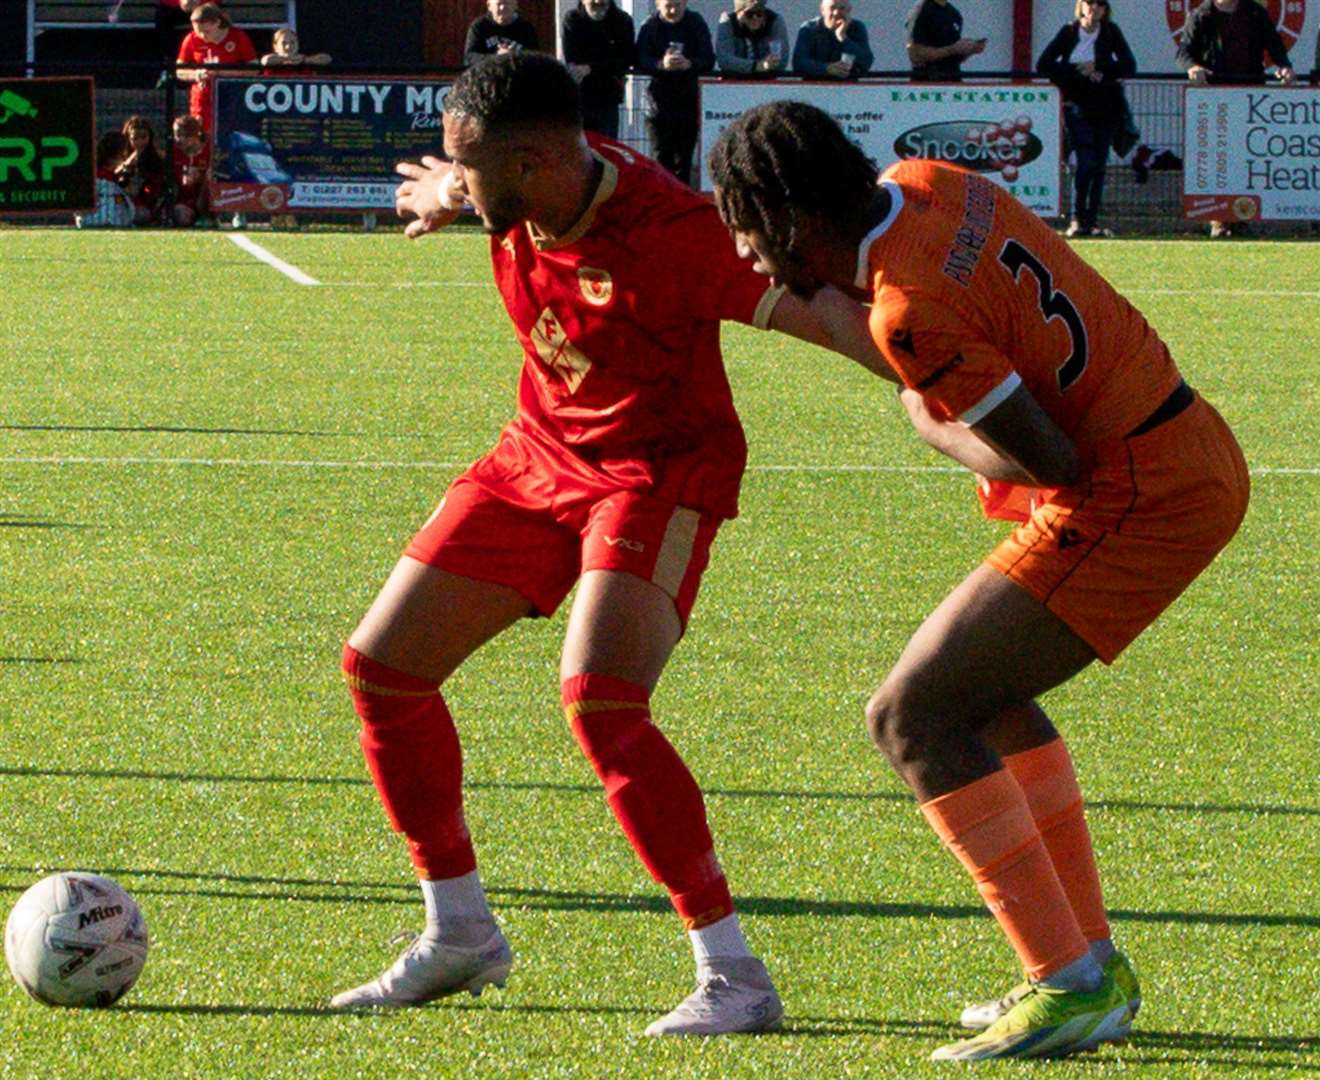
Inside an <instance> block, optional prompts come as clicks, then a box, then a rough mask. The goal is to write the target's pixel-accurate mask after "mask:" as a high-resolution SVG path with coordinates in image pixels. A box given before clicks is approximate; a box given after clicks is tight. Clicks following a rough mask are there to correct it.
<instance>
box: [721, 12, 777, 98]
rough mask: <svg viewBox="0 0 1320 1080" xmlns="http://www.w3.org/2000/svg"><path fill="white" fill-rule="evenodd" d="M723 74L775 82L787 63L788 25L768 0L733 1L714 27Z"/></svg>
mask: <svg viewBox="0 0 1320 1080" xmlns="http://www.w3.org/2000/svg"><path fill="white" fill-rule="evenodd" d="M715 59H716V61H717V62H718V64H719V66H720V74H722V75H732V76H748V77H751V78H757V79H772V78H774V77H775V76H776V75H779V74H781V73H782V72H783V70H784V66H785V65H786V64H787V63H788V24H787V23H785V22H784V20H783V18H782V17H780V16H779V15H778V14H777V13H776V12H773V11H771V10H770V9H769V8H768V7H766V6H765V0H733V11H731V12H729V11H726V12H723V13H722V14H721V15H720V22H719V25H718V26H717V27H716V28H715Z"/></svg>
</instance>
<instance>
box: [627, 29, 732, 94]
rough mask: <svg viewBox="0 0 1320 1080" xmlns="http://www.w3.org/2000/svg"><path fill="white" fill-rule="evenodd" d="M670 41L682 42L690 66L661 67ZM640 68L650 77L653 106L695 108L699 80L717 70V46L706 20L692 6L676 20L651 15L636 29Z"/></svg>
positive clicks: (638, 64)
mask: <svg viewBox="0 0 1320 1080" xmlns="http://www.w3.org/2000/svg"><path fill="white" fill-rule="evenodd" d="M671 41H681V42H682V43H683V55H684V56H686V57H687V58H688V59H689V60H691V61H692V66H691V67H690V68H687V69H686V70H684V71H667V70H665V69H664V68H662V67H661V66H660V62H661V60H663V59H664V55H665V52H666V50H667V49H668V47H669V43H670V42H671ZM637 67H638V68H639V69H640V70H642V71H644V72H646V73H647V74H648V75H650V76H651V85H650V86H649V87H648V88H647V93H648V95H649V96H650V99H651V105H652V107H653V109H670V108H673V109H683V110H686V109H695V108H696V107H697V102H698V99H699V95H700V91H699V90H698V88H697V80H698V79H699V78H700V77H701V76H702V75H709V74H710V73H711V72H712V71H713V70H714V69H715V46H714V44H712V42H711V40H710V27H709V26H707V25H706V20H705V19H703V18H702V17H701V16H700V15H699V14H698V13H697V12H695V11H693V10H692V9H691V8H689V9H688V10H687V11H686V12H685V13H684V14H683V17H682V18H681V19H680V20H679V21H678V22H676V23H669V22H665V20H664V19H662V18H660V16H659V15H652V16H651V17H650V18H649V19H647V20H646V22H644V23H642V27H641V29H640V30H638V31H637Z"/></svg>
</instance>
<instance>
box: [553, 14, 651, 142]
mask: <svg viewBox="0 0 1320 1080" xmlns="http://www.w3.org/2000/svg"><path fill="white" fill-rule="evenodd" d="M563 49H564V63H565V64H567V65H568V70H569V72H570V73H571V74H572V76H573V78H574V79H576V80H577V83H578V89H579V91H580V92H581V94H582V126H583V127H584V128H585V129H586V130H587V131H595V132H598V133H599V134H601V135H606V136H608V137H609V138H611V139H614V138H618V135H619V105H620V104H621V103H622V102H623V85H624V83H623V80H624V76H625V75H627V74H628V69H629V68H631V67H632V66H633V59H634V55H635V43H634V33H633V20H632V16H631V15H629V14H628V13H627V12H626V11H623V10H622V9H621V8H619V7H617V6H616V5H615V3H614V0H580V3H579V4H578V6H577V7H575V8H574V9H573V10H572V11H570V12H569V13H568V14H567V15H565V16H564V28H563Z"/></svg>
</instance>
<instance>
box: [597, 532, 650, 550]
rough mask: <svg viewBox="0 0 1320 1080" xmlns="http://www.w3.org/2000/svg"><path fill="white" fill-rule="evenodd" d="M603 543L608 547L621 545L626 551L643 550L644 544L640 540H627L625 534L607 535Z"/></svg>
mask: <svg viewBox="0 0 1320 1080" xmlns="http://www.w3.org/2000/svg"><path fill="white" fill-rule="evenodd" d="M605 543H607V544H609V545H610V547H621V548H624V549H625V550H627V551H638V552H640V551H645V550H646V545H645V544H643V543H642V542H641V541H640V540H629V539H628V538H627V537H626V536H607V537H605Z"/></svg>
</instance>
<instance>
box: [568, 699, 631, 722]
mask: <svg viewBox="0 0 1320 1080" xmlns="http://www.w3.org/2000/svg"><path fill="white" fill-rule="evenodd" d="M626 709H641V710H642V711H643V712H649V711H650V710H649V708H648V706H647V704H646V702H644V701H570V702H569V703H568V704H567V705H565V706H564V715H565V716H566V717H568V719H569V720H575V719H577V718H578V717H579V716H587V715H589V714H591V713H598V712H617V711H621V710H626Z"/></svg>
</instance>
